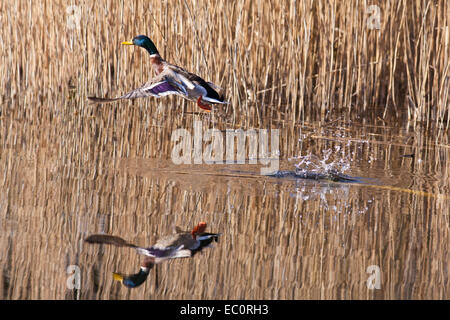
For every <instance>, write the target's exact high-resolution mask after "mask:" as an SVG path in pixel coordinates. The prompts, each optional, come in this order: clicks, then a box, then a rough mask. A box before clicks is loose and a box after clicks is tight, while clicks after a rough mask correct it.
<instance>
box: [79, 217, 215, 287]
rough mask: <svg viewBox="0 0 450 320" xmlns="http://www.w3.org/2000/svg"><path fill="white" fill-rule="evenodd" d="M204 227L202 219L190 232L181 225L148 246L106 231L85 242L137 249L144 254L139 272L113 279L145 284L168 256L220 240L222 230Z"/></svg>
mask: <svg viewBox="0 0 450 320" xmlns="http://www.w3.org/2000/svg"><path fill="white" fill-rule="evenodd" d="M205 230H206V223H205V222H200V223H199V224H198V225H197V226H195V227H194V228H193V229H192V230H191V231H183V230H182V229H181V228H179V227H175V231H174V233H173V234H170V235H166V236H164V237H161V238H160V239H159V240H158V241H157V242H156V243H155V244H154V245H153V246H151V247H149V248H143V247H139V246H137V245H135V244H132V243H129V242H127V241H126V240H124V239H122V238H120V237H117V236H111V235H106V234H93V235H90V236H89V237H87V238H86V239H85V241H86V242H88V243H97V244H110V245H114V246H118V247H129V248H134V249H136V251H137V253H138V254H142V255H144V256H145V258H144V261H143V263H142V264H141V267H140V270H139V272H138V273H135V274H132V275H123V274H120V273H113V276H114V279H115V280H118V281H120V282H122V284H123V285H124V286H126V287H128V288H136V287H138V286H140V285H141V284H142V283H144V281H145V280H146V279H147V277H148V275H149V273H150V270H151V269H152V268H153V267H154V266H155V264H157V263H160V262H162V261H165V260H168V259H176V258H188V257H192V256H194V255H195V254H196V253H198V252H200V251H201V250H203V249H204V248H207V247H209V246H210V245H211V243H212V242H213V241H214V242H218V240H219V236H220V234H219V233H207V232H205Z"/></svg>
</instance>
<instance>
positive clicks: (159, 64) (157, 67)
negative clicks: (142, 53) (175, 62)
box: [150, 56, 164, 74]
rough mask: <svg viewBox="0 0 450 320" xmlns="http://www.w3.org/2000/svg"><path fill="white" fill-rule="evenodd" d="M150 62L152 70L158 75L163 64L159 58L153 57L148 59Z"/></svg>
mask: <svg viewBox="0 0 450 320" xmlns="http://www.w3.org/2000/svg"><path fill="white" fill-rule="evenodd" d="M150 62H151V64H152V68H153V70H155V72H156V74H160V73H161V72H162V71H163V69H164V64H163V61H162V59H161V57H158V56H154V57H151V58H150Z"/></svg>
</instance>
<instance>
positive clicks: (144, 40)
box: [122, 35, 159, 55]
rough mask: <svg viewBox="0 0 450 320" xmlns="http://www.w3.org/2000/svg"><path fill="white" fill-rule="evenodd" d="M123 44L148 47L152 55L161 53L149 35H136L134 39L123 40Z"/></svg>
mask: <svg viewBox="0 0 450 320" xmlns="http://www.w3.org/2000/svg"><path fill="white" fill-rule="evenodd" d="M122 44H125V45H134V46H138V47H142V48H144V49H146V50H147V51H148V53H150V54H151V55H152V54H159V52H158V49H156V46H155V44H154V43H153V41H152V40H150V38H149V37H147V36H143V35H141V36H136V37H134V38H133V40H132V41H125V42H122Z"/></svg>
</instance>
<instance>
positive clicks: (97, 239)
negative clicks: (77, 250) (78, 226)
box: [84, 234, 137, 248]
mask: <svg viewBox="0 0 450 320" xmlns="http://www.w3.org/2000/svg"><path fill="white" fill-rule="evenodd" d="M84 241H85V242H87V243H97V244H111V245H113V246H116V247H130V248H136V247H137V246H136V245H134V244H132V243H129V242H128V241H126V240H125V239H122V238H120V237H117V236H111V235H109V234H92V235H90V236H89V237H87V238H86V239H84Z"/></svg>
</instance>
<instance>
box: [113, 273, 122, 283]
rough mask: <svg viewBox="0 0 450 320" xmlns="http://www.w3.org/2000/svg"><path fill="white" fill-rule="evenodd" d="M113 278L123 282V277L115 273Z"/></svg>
mask: <svg viewBox="0 0 450 320" xmlns="http://www.w3.org/2000/svg"><path fill="white" fill-rule="evenodd" d="M113 278H114V280H116V281H123V275H121V274H118V273H115V272H113Z"/></svg>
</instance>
